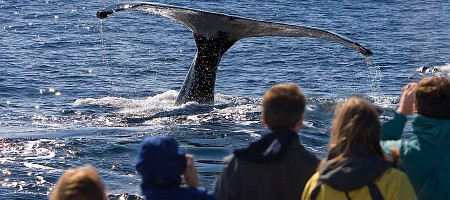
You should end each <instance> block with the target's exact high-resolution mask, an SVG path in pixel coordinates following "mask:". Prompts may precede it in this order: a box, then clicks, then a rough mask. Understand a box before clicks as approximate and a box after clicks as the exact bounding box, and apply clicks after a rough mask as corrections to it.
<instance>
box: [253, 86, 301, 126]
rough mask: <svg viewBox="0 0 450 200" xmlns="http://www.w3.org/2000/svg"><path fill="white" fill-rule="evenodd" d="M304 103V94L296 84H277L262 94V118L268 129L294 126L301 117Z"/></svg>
mask: <svg viewBox="0 0 450 200" xmlns="http://www.w3.org/2000/svg"><path fill="white" fill-rule="evenodd" d="M305 105H306V98H305V95H304V94H303V93H302V91H301V90H300V88H299V87H298V86H297V85H296V84H294V83H286V84H278V85H275V86H273V87H272V88H270V89H269V90H267V92H266V93H265V94H264V97H263V101H262V108H263V112H262V113H263V118H264V120H265V123H266V125H267V127H268V128H269V129H270V130H274V129H282V128H294V127H295V125H296V123H297V122H298V121H299V120H300V119H302V117H303V113H304V111H305Z"/></svg>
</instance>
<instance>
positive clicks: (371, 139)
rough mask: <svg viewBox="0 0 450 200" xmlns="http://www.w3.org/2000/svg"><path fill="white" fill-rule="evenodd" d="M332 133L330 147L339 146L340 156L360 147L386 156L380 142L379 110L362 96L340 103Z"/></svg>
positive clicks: (374, 154) (373, 153)
mask: <svg viewBox="0 0 450 200" xmlns="http://www.w3.org/2000/svg"><path fill="white" fill-rule="evenodd" d="M331 134H332V136H331V142H330V149H333V148H335V147H338V146H339V150H337V151H338V152H336V153H338V154H339V156H340V157H345V156H349V155H351V154H352V152H351V149H353V148H359V147H363V148H367V149H368V152H369V153H370V154H371V155H373V156H376V157H380V158H383V157H384V154H383V151H382V149H381V147H380V143H379V142H380V139H381V124H380V121H379V119H378V112H377V110H376V109H375V107H374V106H373V105H372V104H371V103H369V102H367V101H366V100H364V99H362V98H357V97H352V98H350V99H348V100H347V101H346V102H344V103H341V104H340V105H338V107H337V110H336V114H335V117H334V120H333V124H332V128H331ZM335 150H336V149H335Z"/></svg>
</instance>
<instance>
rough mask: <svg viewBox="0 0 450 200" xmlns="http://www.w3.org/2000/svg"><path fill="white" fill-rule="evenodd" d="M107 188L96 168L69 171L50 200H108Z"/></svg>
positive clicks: (65, 173)
mask: <svg viewBox="0 0 450 200" xmlns="http://www.w3.org/2000/svg"><path fill="white" fill-rule="evenodd" d="M107 199H108V198H107V196H106V194H105V186H104V185H103V183H102V181H101V180H100V176H99V175H98V173H97V171H96V170H95V168H94V167H92V166H90V165H87V166H84V167H79V168H75V169H69V170H67V171H66V172H64V174H63V175H62V176H61V178H60V179H59V180H58V183H57V185H56V187H55V189H53V192H52V195H51V196H50V200H107Z"/></svg>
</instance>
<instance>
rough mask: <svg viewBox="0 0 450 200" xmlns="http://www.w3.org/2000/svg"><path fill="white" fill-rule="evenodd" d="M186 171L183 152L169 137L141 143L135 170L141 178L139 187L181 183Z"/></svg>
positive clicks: (151, 138)
mask: <svg viewBox="0 0 450 200" xmlns="http://www.w3.org/2000/svg"><path fill="white" fill-rule="evenodd" d="M185 169H186V157H185V152H184V151H183V150H181V149H179V147H178V142H177V141H176V140H175V139H174V138H172V137H170V136H153V137H147V138H145V139H144V141H143V142H142V146H141V149H140V152H139V157H138V159H137V162H136V170H137V171H138V172H139V173H140V174H141V176H142V184H141V187H142V188H143V189H146V188H151V187H168V186H171V185H177V186H178V185H179V184H180V183H181V178H180V175H181V174H182V173H183V172H184V171H185Z"/></svg>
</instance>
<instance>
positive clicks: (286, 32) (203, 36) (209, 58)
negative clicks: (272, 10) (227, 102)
mask: <svg viewBox="0 0 450 200" xmlns="http://www.w3.org/2000/svg"><path fill="white" fill-rule="evenodd" d="M120 11H145V12H148V13H152V14H156V15H161V16H164V17H167V18H169V19H172V20H174V21H176V22H178V23H180V24H182V25H184V26H186V27H187V28H188V29H189V30H191V31H192V32H193V34H194V39H195V43H196V45H197V53H196V55H195V58H194V61H193V63H192V65H191V68H190V69H189V72H188V74H187V76H186V79H185V81H184V84H183V86H182V88H181V90H180V92H179V94H178V97H177V100H176V104H177V105H179V104H182V103H186V102H188V101H196V102H198V103H203V104H211V103H214V84H215V79H216V72H217V69H218V65H219V62H220V60H221V58H222V55H223V54H224V53H225V52H226V51H227V50H228V49H229V48H230V47H231V46H233V44H234V43H236V42H237V41H238V40H240V39H243V38H248V37H262V36H282V37H309V38H317V39H324V40H328V41H332V42H337V43H340V44H342V45H344V46H347V47H349V48H351V49H353V50H356V51H357V52H359V53H361V54H362V55H364V56H372V52H371V51H370V50H369V49H366V48H365V47H363V46H361V45H360V44H358V43H357V42H354V41H352V40H350V39H347V38H345V37H343V36H340V35H338V34H335V33H332V32H329V31H326V30H321V29H317V28H312V27H306V26H297V25H289V24H282V23H275V22H267V21H259V20H254V19H249V18H243V17H237V16H231V15H225V14H221V13H214V12H206V11H202V10H195V9H190V8H183V7H177V6H171V5H164V4H159V3H123V4H116V5H112V6H110V7H108V8H106V9H103V10H99V11H98V12H97V17H98V18H100V19H104V18H107V17H108V16H109V15H111V14H114V13H116V12H120Z"/></svg>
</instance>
